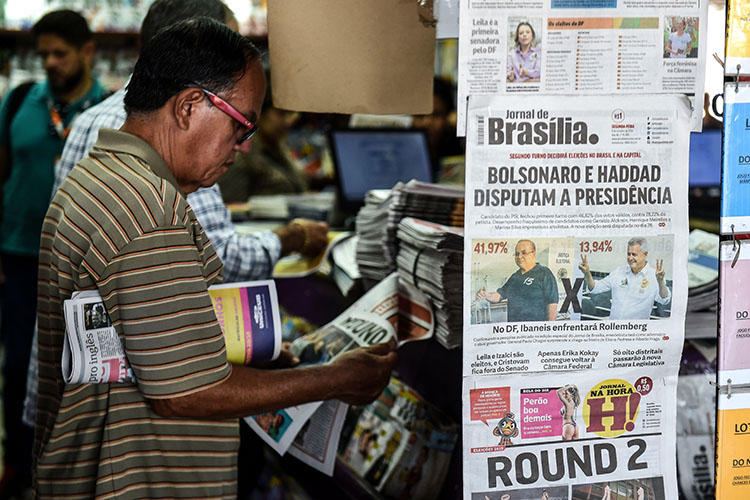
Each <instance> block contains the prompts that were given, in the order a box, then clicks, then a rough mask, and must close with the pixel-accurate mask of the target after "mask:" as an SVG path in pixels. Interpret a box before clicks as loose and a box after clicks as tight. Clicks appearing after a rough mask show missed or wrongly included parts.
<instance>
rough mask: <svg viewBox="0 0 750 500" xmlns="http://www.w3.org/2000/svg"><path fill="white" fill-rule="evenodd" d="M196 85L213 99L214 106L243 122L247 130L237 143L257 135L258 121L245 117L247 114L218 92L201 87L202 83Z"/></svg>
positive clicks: (209, 98) (210, 99)
mask: <svg viewBox="0 0 750 500" xmlns="http://www.w3.org/2000/svg"><path fill="white" fill-rule="evenodd" d="M195 86H196V87H198V88H199V89H201V90H202V91H203V93H204V94H205V95H206V97H208V100H209V101H211V103H212V104H213V105H214V106H216V107H217V108H219V109H220V110H221V111H223V112H224V113H226V114H228V115H229V116H231V117H232V118H233V119H235V120H236V121H238V122H240V124H242V126H243V127H245V128H246V129H247V132H245V133H244V134H242V137H240V139H239V140H238V141H237V144H242V143H243V142H245V141H247V140H248V139H250V138H251V137H252V136H253V135H255V132H257V131H258V125H257V124H256V123H253V122H251V121H250V120H248V119H247V118H245V116H244V115H243V114H242V113H240V112H239V111H237V110H236V109H235V108H234V106H232V105H231V104H229V103H228V102H227V101H225V100H224V99H222V98H221V97H219V96H217V95H216V94H214V93H213V92H211V91H210V90H206V89H204V88H203V87H201V86H200V85H197V84H195Z"/></svg>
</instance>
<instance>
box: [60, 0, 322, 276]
mask: <svg viewBox="0 0 750 500" xmlns="http://www.w3.org/2000/svg"><path fill="white" fill-rule="evenodd" d="M196 15H206V16H208V17H212V18H213V19H218V20H222V21H223V22H225V23H226V24H227V25H228V26H229V27H230V28H233V29H236V26H237V24H236V21H235V20H234V16H233V15H232V13H231V10H229V9H228V8H227V7H226V6H225V5H224V4H223V3H222V2H220V1H219V0H213V1H210V0H156V1H155V2H154V3H153V4H152V5H151V7H150V8H149V11H148V13H147V14H146V17H145V18H144V20H143V23H142V25H141V45H145V44H146V43H147V42H148V40H150V38H151V37H153V36H154V34H155V33H156V32H157V31H158V30H159V28H162V27H164V26H168V25H169V24H171V23H174V22H175V21H178V20H180V19H186V18H189V17H194V16H196ZM124 97H125V89H122V90H119V91H117V92H115V93H114V94H113V95H112V96H111V97H109V98H108V99H106V100H104V101H103V102H102V103H101V104H99V105H98V106H94V107H93V108H91V109H89V110H88V111H86V112H85V113H83V114H82V115H81V116H80V117H78V118H77V119H76V121H75V122H74V123H73V127H72V129H71V132H70V137H69V138H68V142H67V143H66V145H65V149H64V150H63V153H62V158H61V160H60V162H59V163H58V164H57V166H56V168H55V187H54V191H57V189H58V188H59V187H60V185H61V184H62V182H63V180H65V177H67V175H68V174H69V173H70V171H71V170H72V169H73V166H75V164H76V163H77V162H78V161H79V160H80V159H81V158H83V157H84V156H85V155H86V153H87V152H88V151H89V149H91V147H92V146H93V145H94V143H95V142H96V139H97V135H98V133H99V129H100V128H102V127H106V128H118V127H120V126H121V125H122V124H123V123H124V122H125V109H124V107H123V99H124ZM188 202H190V206H191V207H192V208H193V211H194V212H195V215H196V217H198V220H199V221H200V222H201V225H202V226H203V229H204V230H205V231H206V234H207V235H208V238H209V239H210V240H211V243H212V244H213V245H214V248H215V249H216V253H217V254H218V255H219V257H220V258H221V261H222V262H223V263H224V279H225V280H226V281H248V280H256V279H265V278H268V277H270V276H271V272H272V270H273V266H274V265H275V264H276V261H277V260H278V259H279V258H280V257H282V256H284V255H288V254H290V253H292V252H300V253H303V254H305V255H315V254H317V253H319V252H320V251H321V250H322V249H323V248H324V247H325V245H326V244H327V243H328V240H327V236H326V235H327V232H328V226H327V225H326V224H324V223H320V222H314V221H309V220H304V219H296V220H295V221H294V222H291V223H289V224H287V225H285V226H282V227H279V228H277V229H275V230H273V231H263V232H257V233H252V234H242V235H241V234H239V233H237V230H236V228H235V227H234V224H232V219H231V215H230V213H229V210H228V209H227V207H226V205H225V204H224V201H223V199H222V196H221V191H220V190H219V186H218V185H217V184H214V185H213V186H207V187H202V188H200V189H198V190H197V191H195V192H194V193H190V194H189V195H188Z"/></svg>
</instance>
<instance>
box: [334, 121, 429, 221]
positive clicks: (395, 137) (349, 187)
mask: <svg viewBox="0 0 750 500" xmlns="http://www.w3.org/2000/svg"><path fill="white" fill-rule="evenodd" d="M331 148H332V152H333V159H334V165H335V168H336V178H337V182H338V187H339V194H340V198H341V199H340V202H341V204H342V206H343V207H349V208H352V207H356V206H357V205H361V204H362V203H363V202H364V199H365V195H366V194H367V191H369V190H370V189H390V188H392V187H393V186H394V184H396V183H397V182H399V181H402V182H407V181H410V180H411V179H417V180H420V181H424V182H432V165H431V163H430V155H429V153H428V150H427V139H426V137H425V135H424V131H422V130H411V129H403V130H379V129H353V130H334V131H331Z"/></svg>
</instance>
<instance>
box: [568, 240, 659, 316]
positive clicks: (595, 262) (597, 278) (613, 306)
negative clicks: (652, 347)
mask: <svg viewBox="0 0 750 500" xmlns="http://www.w3.org/2000/svg"><path fill="white" fill-rule="evenodd" d="M575 247H576V255H575V262H576V277H577V279H576V281H575V282H574V283H575V287H576V288H577V289H578V296H577V297H576V300H577V302H578V304H579V310H580V319H582V320H606V319H611V320H636V319H641V320H647V319H654V320H658V319H663V318H668V317H669V316H670V312H671V303H672V276H673V269H672V262H673V254H674V235H671V234H669V235H659V236H638V235H635V236H631V237H622V236H618V237H606V236H605V237H601V238H587V239H580V240H576V243H575ZM581 275H582V278H583V281H582V282H581V281H580V280H581V277H580V276H581Z"/></svg>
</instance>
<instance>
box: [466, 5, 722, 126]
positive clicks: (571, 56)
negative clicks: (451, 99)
mask: <svg viewBox="0 0 750 500" xmlns="http://www.w3.org/2000/svg"><path fill="white" fill-rule="evenodd" d="M707 17H708V2H707V1H703V2H701V1H700V0H682V1H679V2H676V1H665V0H620V1H619V2H618V1H616V0H594V1H592V0H467V1H462V2H461V3H460V16H459V19H460V32H459V48H458V64H459V70H458V75H459V80H458V100H457V102H458V109H457V114H458V116H457V134H458V135H459V136H463V135H464V132H465V131H466V121H465V117H466V98H467V96H469V95H497V94H509V95H521V94H532V95H537V96H539V95H550V94H586V95H608V94H620V95H623V94H639V95H643V94H678V93H680V94H686V95H688V96H689V97H690V100H691V102H697V104H698V105H697V106H694V109H693V112H692V123H691V126H692V129H693V130H695V131H700V130H701V127H702V111H703V107H702V103H703V91H704V79H705V71H706V58H705V54H706V41H707V37H706V28H707V24H706V23H707ZM695 96H697V101H696V99H695Z"/></svg>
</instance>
